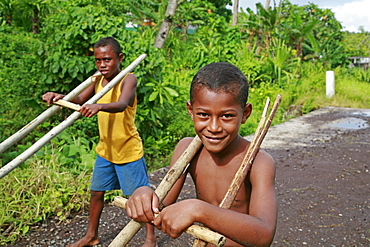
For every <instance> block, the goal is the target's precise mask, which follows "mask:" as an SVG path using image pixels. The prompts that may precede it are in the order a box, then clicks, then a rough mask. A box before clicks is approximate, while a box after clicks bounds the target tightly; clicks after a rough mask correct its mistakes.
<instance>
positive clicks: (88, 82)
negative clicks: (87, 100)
mask: <svg viewBox="0 0 370 247" xmlns="http://www.w3.org/2000/svg"><path fill="white" fill-rule="evenodd" d="M99 75H101V74H100V72H98V73H97V74H95V75H94V76H99ZM92 77H93V76H90V77H89V78H87V79H86V80H85V81H83V82H82V83H81V84H80V85H79V86H77V87H76V88H75V89H73V90H72V91H71V92H70V93H68V94H67V95H66V96H64V98H63V99H64V100H67V101H69V100H72V99H73V98H74V97H76V96H77V95H78V94H80V93H81V92H82V91H83V90H84V89H85V88H87V87H88V86H90V85H91V83H93V80H92ZM59 109H60V107H59V106H56V105H54V106H51V107H49V108H48V109H46V110H45V111H44V112H43V113H41V114H40V115H39V116H37V117H36V118H35V119H33V120H32V121H31V122H29V123H28V124H27V125H25V126H24V127H23V128H22V129H20V130H19V131H18V132H16V133H15V134H13V135H12V136H10V137H9V138H8V139H6V140H4V141H3V142H2V143H0V154H1V153H3V152H5V151H6V150H7V149H8V148H10V147H11V146H12V145H13V144H14V143H16V142H18V141H19V140H21V139H22V138H23V137H25V136H26V135H28V134H29V133H30V132H31V131H32V130H33V129H35V128H36V127H37V126H39V125H40V124H42V123H43V122H44V121H45V120H46V119H48V118H49V117H50V116H52V115H53V114H54V113H56V112H57V111H58V110H59Z"/></svg>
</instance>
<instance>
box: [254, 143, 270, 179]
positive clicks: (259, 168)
mask: <svg viewBox="0 0 370 247" xmlns="http://www.w3.org/2000/svg"><path fill="white" fill-rule="evenodd" d="M258 173H260V174H263V175H268V174H270V175H273V176H274V174H275V160H274V158H273V157H272V156H271V155H270V154H269V153H268V152H266V151H265V150H263V149H260V151H259V152H258V153H257V156H256V158H255V160H254V162H253V164H252V168H251V175H257V174H258Z"/></svg>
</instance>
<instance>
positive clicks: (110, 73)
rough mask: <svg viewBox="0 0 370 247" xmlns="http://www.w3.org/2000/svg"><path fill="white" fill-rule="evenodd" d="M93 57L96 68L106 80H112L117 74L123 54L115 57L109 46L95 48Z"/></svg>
mask: <svg viewBox="0 0 370 247" xmlns="http://www.w3.org/2000/svg"><path fill="white" fill-rule="evenodd" d="M94 57H95V65H96V68H97V69H98V70H99V71H100V73H102V75H103V76H104V77H105V78H106V79H107V80H111V79H113V78H114V77H115V76H116V75H117V74H118V73H119V71H120V63H121V62H122V59H123V54H122V53H120V54H119V56H118V57H117V55H116V53H115V52H114V51H113V49H112V47H111V46H110V45H107V46H102V47H97V48H95V49H94Z"/></svg>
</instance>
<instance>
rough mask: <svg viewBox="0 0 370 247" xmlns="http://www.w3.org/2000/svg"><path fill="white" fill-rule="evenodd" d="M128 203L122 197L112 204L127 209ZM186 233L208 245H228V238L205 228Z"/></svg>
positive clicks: (194, 228) (199, 227)
mask: <svg viewBox="0 0 370 247" xmlns="http://www.w3.org/2000/svg"><path fill="white" fill-rule="evenodd" d="M127 201H128V199H126V198H123V197H122V196H116V197H114V201H113V203H112V204H113V206H116V207H120V208H123V209H126V203H127ZM157 216H158V214H155V217H157ZM185 232H186V233H187V234H190V235H192V236H193V237H195V238H199V239H202V240H203V241H206V242H207V243H211V244H213V245H214V246H217V247H222V246H224V245H225V243H226V238H225V237H224V236H222V235H221V234H219V233H217V232H214V231H212V230H210V229H209V228H207V227H204V226H199V225H191V226H189V227H188V228H187V229H186V230H185Z"/></svg>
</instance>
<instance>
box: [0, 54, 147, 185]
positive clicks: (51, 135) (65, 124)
mask: <svg viewBox="0 0 370 247" xmlns="http://www.w3.org/2000/svg"><path fill="white" fill-rule="evenodd" d="M145 57H146V54H142V55H140V56H139V57H138V58H137V59H136V60H135V61H134V62H132V63H131V64H130V65H129V66H128V67H127V68H126V69H124V70H122V71H121V72H120V73H119V74H118V75H116V77H114V79H113V80H111V81H110V82H109V83H108V84H107V85H106V86H105V87H104V88H103V89H102V90H101V91H99V92H98V93H96V94H95V95H94V96H93V97H92V98H90V99H89V100H88V101H87V102H86V103H85V104H94V103H95V102H96V101H98V100H99V99H100V98H101V97H103V96H104V94H106V93H107V92H108V91H109V90H110V89H112V88H113V87H114V86H115V85H116V84H117V83H118V82H119V81H120V80H121V79H122V78H123V77H124V76H125V75H126V74H127V73H129V72H131V71H132V70H133V69H134V68H135V67H136V66H138V65H139V63H140V62H141V61H143V60H144V59H145ZM80 116H81V113H80V112H78V111H75V112H73V113H72V114H71V115H70V116H69V117H68V118H67V119H66V120H64V121H63V122H61V123H60V124H59V125H57V126H56V127H54V128H53V129H52V130H50V131H49V132H48V133H47V134H45V135H44V136H43V137H42V138H41V139H39V140H38V141H37V142H36V143H34V144H33V145H32V146H31V147H29V148H28V149H27V150H26V151H24V152H23V153H22V154H20V155H19V156H18V157H16V158H15V159H13V160H12V161H10V162H9V163H8V164H6V165H5V166H3V167H2V168H1V169H0V178H3V177H4V176H5V175H7V174H8V173H9V172H11V171H12V170H14V169H15V168H16V167H18V166H19V165H20V164H22V163H23V162H24V161H26V160H27V159H28V158H29V157H31V156H32V155H33V154H34V153H36V152H37V151H38V150H39V149H41V148H42V147H43V146H44V145H45V144H46V143H47V142H49V141H50V140H51V139H53V138H54V137H55V136H57V135H58V134H59V133H61V132H62V131H63V130H65V129H66V128H68V127H69V126H71V125H72V124H73V122H74V121H76V120H77V119H78V118H79V117H80Z"/></svg>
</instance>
